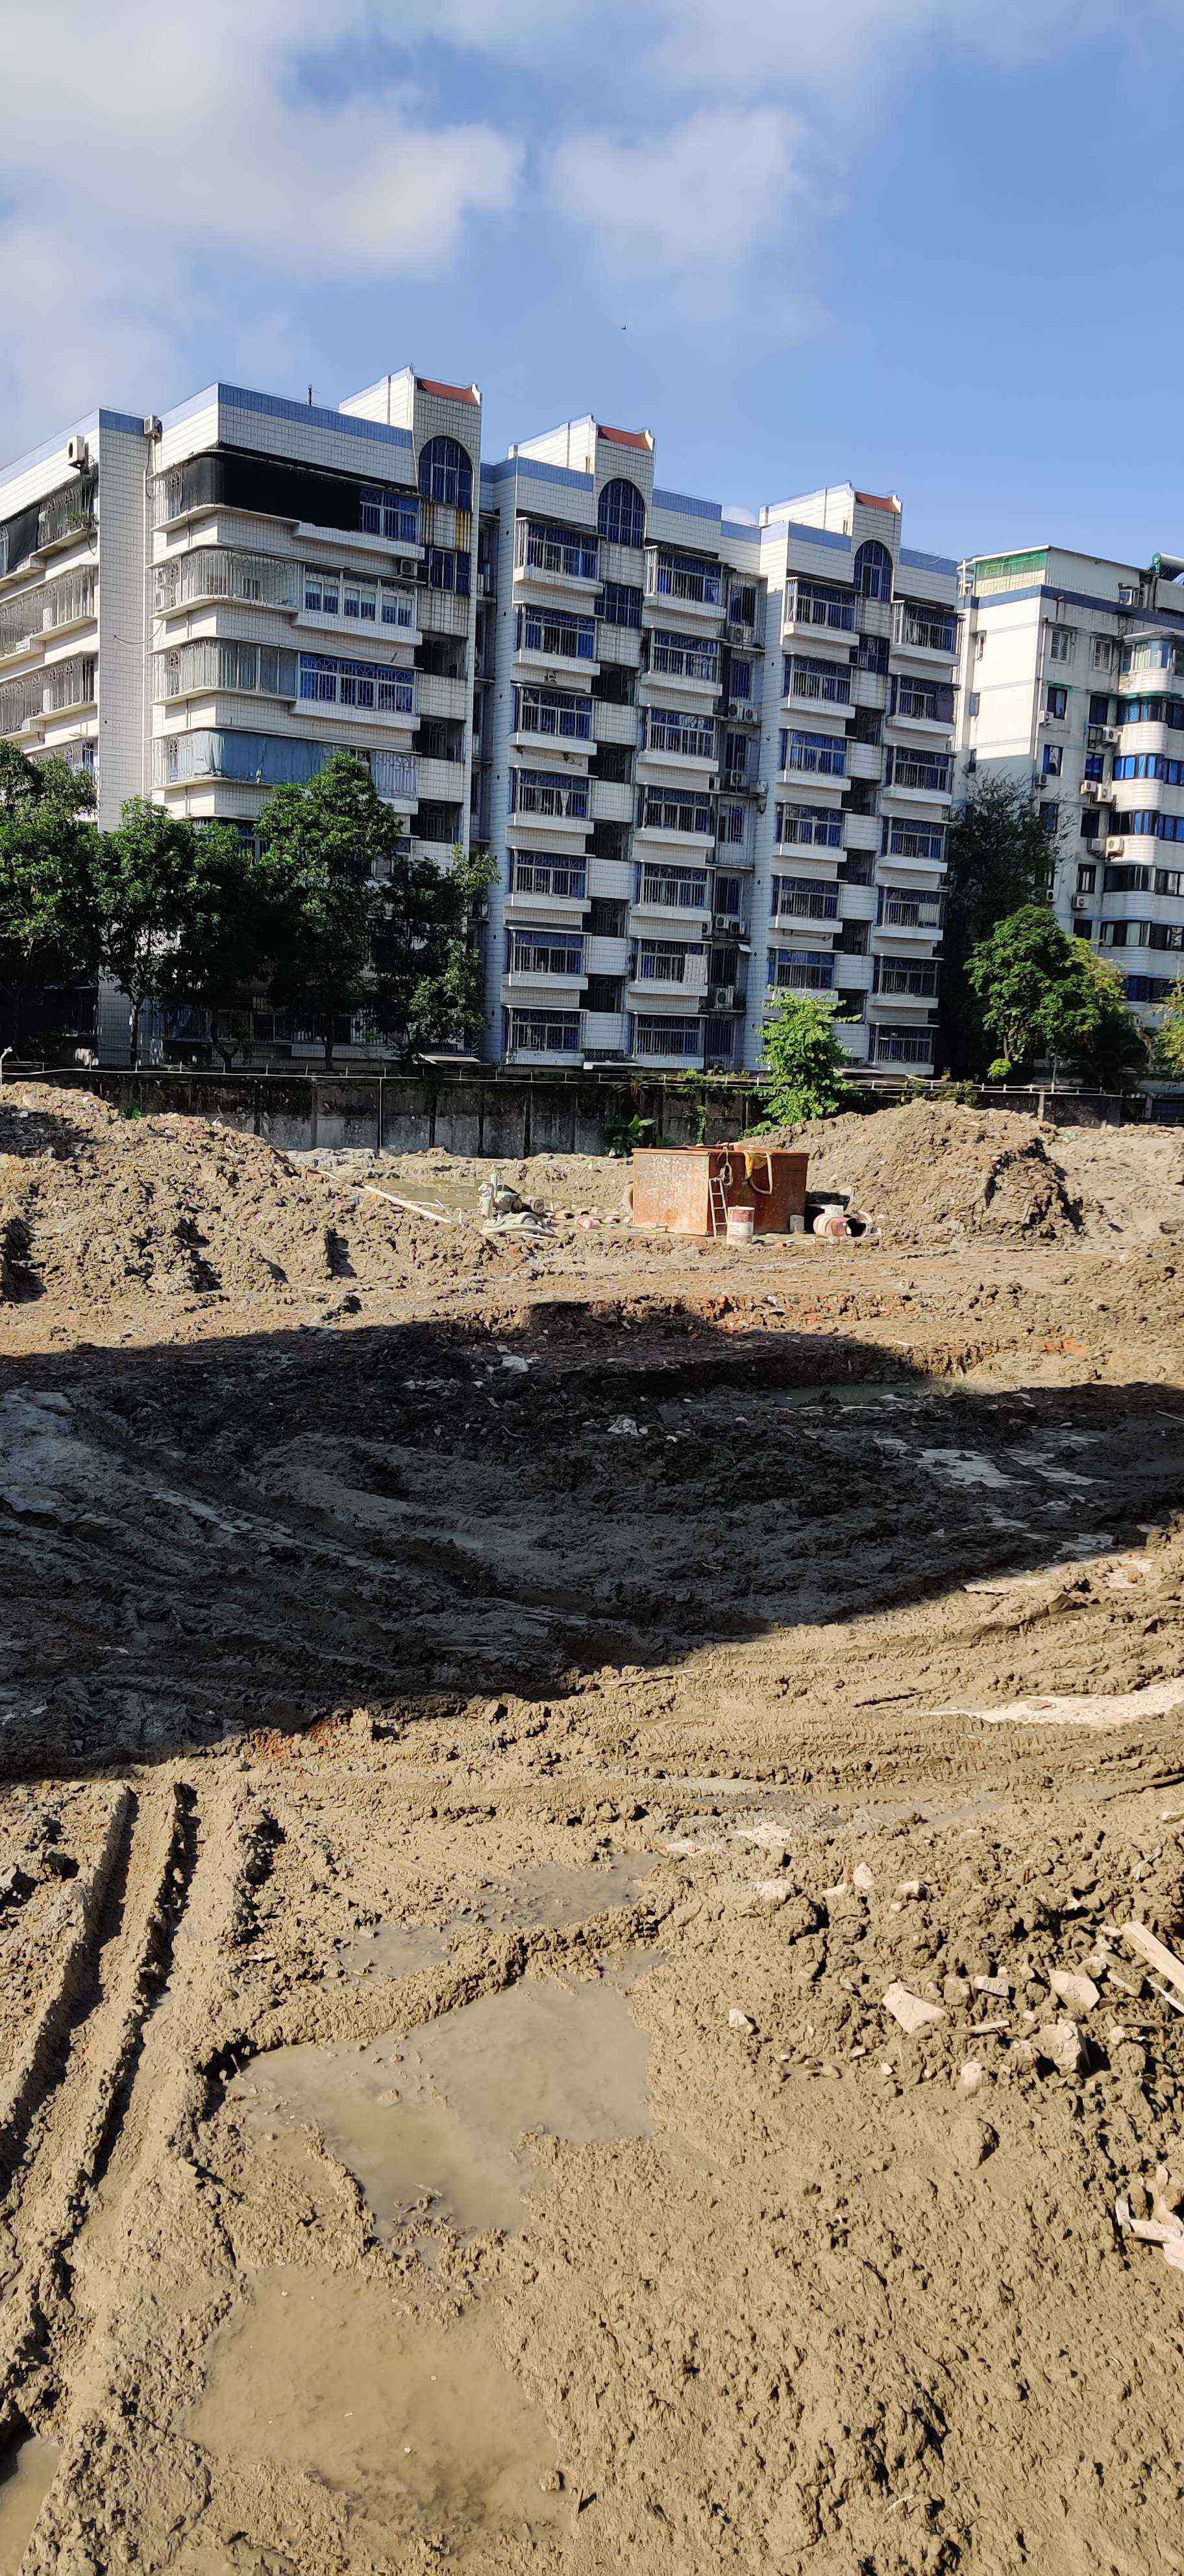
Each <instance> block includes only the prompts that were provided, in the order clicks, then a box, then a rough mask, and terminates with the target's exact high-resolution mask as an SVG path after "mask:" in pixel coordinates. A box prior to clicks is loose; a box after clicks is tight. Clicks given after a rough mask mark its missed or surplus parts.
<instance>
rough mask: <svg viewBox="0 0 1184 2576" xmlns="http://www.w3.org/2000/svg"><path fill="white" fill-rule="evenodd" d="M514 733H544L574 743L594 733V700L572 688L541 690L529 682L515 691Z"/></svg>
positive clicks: (585, 740)
mask: <svg viewBox="0 0 1184 2576" xmlns="http://www.w3.org/2000/svg"><path fill="white" fill-rule="evenodd" d="M514 731H515V733H545V734H553V735H555V736H557V737H560V738H564V737H566V738H568V739H570V740H571V741H573V742H588V741H590V740H591V736H592V700H591V698H584V697H577V695H576V694H575V692H574V690H571V689H540V688H536V687H534V686H533V685H532V684H531V683H530V682H526V683H524V685H523V686H522V687H521V688H520V689H515V691H514Z"/></svg>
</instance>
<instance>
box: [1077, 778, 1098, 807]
mask: <svg viewBox="0 0 1184 2576" xmlns="http://www.w3.org/2000/svg"><path fill="white" fill-rule="evenodd" d="M1080 794H1081V796H1082V798H1083V799H1084V802H1085V803H1086V804H1087V805H1097V804H1098V803H1099V802H1100V800H1101V797H1102V794H1103V788H1102V782H1101V780H1100V779H1099V778H1083V779H1082V782H1081V788H1080Z"/></svg>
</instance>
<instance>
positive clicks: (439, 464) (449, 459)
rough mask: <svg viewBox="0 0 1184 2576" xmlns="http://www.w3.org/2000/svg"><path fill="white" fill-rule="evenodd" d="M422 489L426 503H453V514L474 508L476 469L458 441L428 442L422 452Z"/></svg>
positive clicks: (443, 439)
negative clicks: (454, 511) (474, 471)
mask: <svg viewBox="0 0 1184 2576" xmlns="http://www.w3.org/2000/svg"><path fill="white" fill-rule="evenodd" d="M419 488H420V491H421V492H422V494H423V497H424V499H425V501H450V502H451V503H452V506H453V509H454V510H471V509H472V506H473V469H472V466H471V465H470V463H469V460H468V457H467V456H466V455H465V451H464V449H463V447H462V446H461V445H460V443H459V441H458V440H457V439H455V438H429V440H428V443H427V446H426V447H424V448H422V449H421V450H420V458H419Z"/></svg>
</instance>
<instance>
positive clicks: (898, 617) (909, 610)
mask: <svg viewBox="0 0 1184 2576" xmlns="http://www.w3.org/2000/svg"><path fill="white" fill-rule="evenodd" d="M892 637H893V642H894V643H896V644H904V645H911V646H912V647H913V648H914V650H915V651H919V652H922V653H944V654H947V655H948V656H949V658H950V659H951V660H952V659H953V657H954V655H955V654H956V652H957V650H958V620H957V618H956V617H953V616H943V615H942V613H941V611H940V610H934V611H932V612H930V611H927V610H925V609H924V608H914V607H913V606H912V605H911V603H910V602H909V601H908V600H907V599H898V600H897V602H896V605H895V608H894V611H893V620H892Z"/></svg>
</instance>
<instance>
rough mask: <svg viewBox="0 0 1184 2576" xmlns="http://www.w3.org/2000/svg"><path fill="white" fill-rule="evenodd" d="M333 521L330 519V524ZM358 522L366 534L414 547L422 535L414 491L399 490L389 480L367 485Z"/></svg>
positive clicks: (362, 496) (360, 504)
mask: <svg viewBox="0 0 1184 2576" xmlns="http://www.w3.org/2000/svg"><path fill="white" fill-rule="evenodd" d="M310 515H314V514H312V513H310ZM334 524H336V523H335V522H334V521H333V520H330V521H329V525H330V526H333V525H334ZM358 525H359V527H360V528H361V530H362V532H363V534H364V535H365V536H368V537H386V538H387V539H388V541H389V542H390V543H391V544H393V545H400V544H402V545H408V546H413V545H414V544H415V543H416V541H417V539H418V536H419V503H418V501H417V500H416V497H415V494H414V492H399V491H396V490H395V488H394V486H393V484H389V483H375V484H365V485H364V486H363V488H362V492H361V496H360V499H359V503H358Z"/></svg>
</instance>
